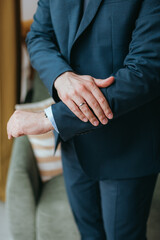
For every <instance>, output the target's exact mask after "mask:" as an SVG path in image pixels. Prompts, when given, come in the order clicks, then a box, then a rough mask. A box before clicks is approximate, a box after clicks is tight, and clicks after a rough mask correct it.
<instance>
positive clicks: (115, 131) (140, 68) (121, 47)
mask: <svg viewBox="0 0 160 240" xmlns="http://www.w3.org/2000/svg"><path fill="white" fill-rule="evenodd" d="M80 16H81V0H39V3H38V9H37V12H36V14H35V16H34V23H33V24H32V27H31V31H30V33H29V34H28V36H27V45H28V51H29V54H30V58H31V62H32V65H33V67H34V68H35V69H36V70H37V71H38V72H39V74H40V77H41V79H42V80H43V82H44V84H45V85H46V86H47V88H48V91H49V92H50V94H51V96H52V97H53V98H54V99H55V101H56V102H57V103H56V104H55V105H54V106H52V111H53V114H54V117H55V121H56V124H57V127H58V130H59V132H60V134H59V136H58V138H59V139H60V140H61V142H62V152H63V156H64V158H66V159H67V158H68V157H69V156H71V155H75V156H76V157H78V159H79V161H80V163H81V166H82V167H83V169H84V171H85V172H86V173H87V174H88V175H89V176H91V177H93V178H97V179H105V178H113V179H114V178H130V177H139V176H144V175H148V174H152V173H156V172H158V171H159V170H160V2H159V0H92V1H90V2H89V4H88V6H87V9H86V11H85V14H84V15H83V18H82V20H81V21H80ZM65 71H74V72H76V73H78V74H88V75H91V76H93V77H95V78H102V79H103V78H107V77H109V76H110V75H114V76H115V83H114V84H113V85H111V86H110V87H108V88H104V89H101V90H102V92H103V94H104V95H105V97H106V98H107V100H108V102H109V104H110V106H111V109H112V110H113V113H114V118H113V120H111V121H109V124H107V125H106V126H103V125H101V124H100V125H99V126H98V127H94V126H92V125H91V124H90V123H89V122H88V123H84V122H82V121H80V120H79V119H78V118H77V117H76V116H75V115H74V114H73V113H72V112H71V111H70V110H69V109H68V108H67V106H66V105H65V104H64V103H63V102H62V101H60V99H59V98H58V96H57V93H56V91H55V89H54V87H53V83H54V81H55V79H56V78H57V77H58V76H59V75H60V74H61V73H63V72H65Z"/></svg>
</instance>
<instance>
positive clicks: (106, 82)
mask: <svg viewBox="0 0 160 240" xmlns="http://www.w3.org/2000/svg"><path fill="white" fill-rule="evenodd" d="M93 79H94V82H95V83H96V85H97V87H99V88H105V87H109V86H110V85H111V84H112V83H113V82H114V77H113V76H111V77H109V78H106V79H96V78H93Z"/></svg>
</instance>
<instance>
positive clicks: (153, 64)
mask: <svg viewBox="0 0 160 240" xmlns="http://www.w3.org/2000/svg"><path fill="white" fill-rule="evenodd" d="M114 76H115V83H114V84H113V85H112V86H110V87H108V88H105V89H102V92H103V94H104V95H105V97H106V98H107V100H108V102H109V104H110V106H111V109H112V111H113V113H114V118H118V117H120V116H121V115H123V114H126V113H128V112H129V111H132V110H135V109H136V108H138V107H140V106H142V105H144V104H146V103H148V102H151V101H152V100H154V99H156V98H158V97H160V4H159V1H157V0H152V1H150V0H144V1H143V4H142V7H141V11H140V13H139V17H138V19H137V21H136V25H135V29H134V31H133V34H132V41H131V43H130V46H129V53H128V55H127V56H126V58H125V60H124V66H123V68H121V69H119V70H118V71H117V72H116V73H115V74H114ZM52 111H53V115H54V117H55V121H56V123H57V127H58V129H59V132H60V136H61V138H62V139H63V140H64V141H66V140H68V139H70V138H72V137H74V136H75V135H77V134H83V133H86V132H88V131H91V130H94V129H96V128H97V127H94V126H92V125H91V124H90V123H83V122H81V121H80V120H79V119H78V118H77V117H76V116H75V115H74V114H73V113H72V112H71V111H70V110H69V109H68V108H67V107H66V106H65V105H64V104H63V103H62V102H59V103H57V104H55V105H54V106H52ZM148 114H150V113H149V112H148ZM63 119H65V122H64V121H63ZM111 121H112V120H111ZM99 127H103V126H102V125H101V124H100V125H99V126H98V128H99Z"/></svg>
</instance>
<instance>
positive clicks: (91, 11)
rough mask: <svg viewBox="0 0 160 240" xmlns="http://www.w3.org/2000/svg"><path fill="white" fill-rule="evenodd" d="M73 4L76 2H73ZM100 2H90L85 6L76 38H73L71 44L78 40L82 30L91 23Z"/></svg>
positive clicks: (100, 0) (97, 0)
mask: <svg viewBox="0 0 160 240" xmlns="http://www.w3.org/2000/svg"><path fill="white" fill-rule="evenodd" d="M74 1H75V2H76V1H77V0H74ZM101 2H102V0H90V1H89V3H88V6H87V9H86V10H85V13H84V15H83V17H82V20H81V22H80V25H79V27H78V30H77V33H76V36H75V38H74V41H73V44H74V43H75V42H76V40H77V39H78V38H79V36H80V35H81V34H82V33H83V32H84V30H85V29H86V28H87V27H88V25H89V24H90V23H91V22H92V20H93V18H94V17H95V15H96V13H97V11H98V8H99V6H100V4H101Z"/></svg>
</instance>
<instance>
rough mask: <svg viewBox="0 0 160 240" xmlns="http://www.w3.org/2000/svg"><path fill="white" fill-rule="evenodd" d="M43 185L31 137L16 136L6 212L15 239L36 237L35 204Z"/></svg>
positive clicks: (22, 239) (9, 174) (9, 176)
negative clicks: (29, 139)
mask: <svg viewBox="0 0 160 240" xmlns="http://www.w3.org/2000/svg"><path fill="white" fill-rule="evenodd" d="M41 185H42V183H41V180H40V176H39V172H38V168H37V164H36V161H35V157H34V154H33V151H32V147H31V145H30V143H29V141H28V138H27V137H26V136H23V137H20V138H17V139H15V141H14V145H13V151H12V155H11V163H10V167H9V173H8V180H7V188H6V196H7V197H6V212H7V217H8V222H9V227H10V232H11V235H12V238H13V239H16V240H25V239H26V240H28V239H30V240H35V239H36V238H35V234H36V232H35V231H36V230H35V229H36V227H35V224H36V223H35V217H36V204H37V201H38V199H39V196H40V192H41Z"/></svg>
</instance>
